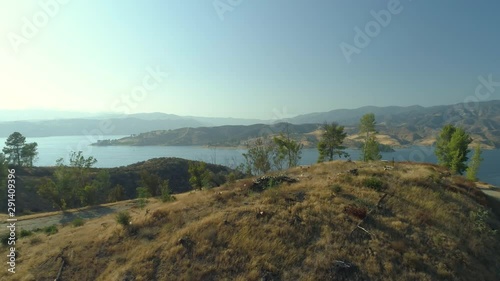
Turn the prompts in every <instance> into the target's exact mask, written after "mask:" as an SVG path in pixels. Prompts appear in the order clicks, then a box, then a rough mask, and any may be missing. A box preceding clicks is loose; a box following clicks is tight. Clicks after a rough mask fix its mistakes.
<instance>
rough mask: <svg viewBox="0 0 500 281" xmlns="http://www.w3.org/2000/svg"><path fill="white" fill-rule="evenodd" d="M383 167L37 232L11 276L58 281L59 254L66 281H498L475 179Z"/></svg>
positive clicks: (238, 187)
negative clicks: (125, 219) (123, 220)
mask: <svg viewBox="0 0 500 281" xmlns="http://www.w3.org/2000/svg"><path fill="white" fill-rule="evenodd" d="M385 165H387V163H382V162H379V163H360V162H352V163H348V162H340V161H337V162H329V163H322V164H317V165H313V166H310V167H296V168H293V169H290V170H288V171H287V172H286V173H287V175H289V176H292V177H296V178H298V179H299V182H297V183H293V184H288V183H284V184H281V185H280V186H278V187H274V188H270V189H267V190H265V191H263V192H261V193H255V192H252V191H250V189H249V187H250V185H251V184H252V179H244V180H239V181H237V182H235V183H233V184H228V185H225V186H222V187H219V188H215V189H212V190H206V191H197V192H191V193H185V194H181V195H176V197H177V201H175V202H171V203H161V202H158V201H155V200H152V201H151V203H149V204H148V205H147V207H146V208H147V209H149V210H150V211H149V212H148V213H147V214H146V211H145V209H144V210H140V209H134V210H133V212H131V214H132V224H131V225H130V226H129V227H128V228H127V229H123V228H122V227H121V226H120V225H118V224H117V223H116V221H115V218H114V215H108V216H106V217H102V218H100V219H94V220H90V221H87V222H86V223H85V225H83V226H81V227H78V228H74V227H63V228H61V229H60V230H59V232H58V233H57V234H54V235H51V236H46V235H45V234H36V236H34V237H33V236H31V237H27V238H23V239H20V240H18V245H17V247H18V250H19V253H20V257H19V259H18V264H17V273H16V274H15V275H14V276H10V277H12V278H9V279H8V280H37V281H38V280H53V279H54V277H55V276H56V274H57V272H58V270H59V267H60V264H61V259H60V258H57V257H59V256H63V257H64V258H65V259H66V261H67V266H66V267H65V268H64V271H63V275H62V277H63V280H311V281H312V280H500V275H499V274H500V262H499V260H500V259H499V253H500V238H499V236H498V234H492V232H491V231H484V230H482V231H480V230H479V228H478V222H477V221H476V220H474V219H472V218H471V213H474V212H477V211H478V210H482V209H484V207H483V206H482V205H481V204H484V200H482V198H481V195H480V194H477V193H475V190H476V189H477V188H476V187H475V186H474V184H473V183H471V182H468V181H466V180H463V179H461V178H457V177H450V176H448V175H447V174H446V171H444V170H443V169H441V168H439V167H436V166H434V165H427V164H412V163H396V166H395V168H394V169H393V170H389V171H386V170H384V166H385ZM354 168H356V169H358V172H359V175H352V174H349V173H346V171H347V170H350V169H354ZM374 178H376V179H378V180H379V181H380V182H382V183H383V186H382V189H381V190H380V191H377V190H375V189H374V188H370V187H367V183H369V182H374V180H373V179H374ZM367 179H368V180H367ZM370 180H371V181H370ZM375 182H377V181H375ZM384 194H387V195H386V197H385V198H384V200H382V201H380V199H381V198H382V196H384ZM353 207H356V208H359V209H365V210H366V211H367V213H368V215H367V216H366V218H365V219H364V220H363V221H361V219H360V217H357V216H355V215H353V212H352V211H350V210H352V208H353ZM486 223H487V225H488V226H493V227H498V225H500V223H499V220H498V218H496V217H494V216H493V215H490V216H489V217H488V218H487V221H486ZM358 225H359V228H358V227H357V226H358ZM33 241H34V242H33ZM342 262H345V263H346V264H349V265H350V267H348V268H343V267H342V266H341V265H342Z"/></svg>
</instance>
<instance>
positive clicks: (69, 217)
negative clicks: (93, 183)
mask: <svg viewBox="0 0 500 281" xmlns="http://www.w3.org/2000/svg"><path fill="white" fill-rule="evenodd" d="M133 206H135V203H134V202H133V201H124V202H119V203H115V204H106V205H102V206H95V207H91V208H85V209H79V210H78V209H76V210H71V211H68V212H54V213H50V214H45V215H43V216H36V215H35V216H22V217H18V218H17V219H18V221H17V222H16V230H17V231H20V230H22V229H26V230H33V229H36V228H44V227H47V226H51V225H53V224H56V225H57V224H66V223H71V222H72V221H73V220H74V219H76V218H82V219H92V218H98V217H102V216H105V215H108V214H112V213H116V212H119V211H122V210H127V209H130V208H131V207H133ZM7 225H8V223H7V222H6V218H5V219H2V222H1V223H0V233H5V232H8V229H7Z"/></svg>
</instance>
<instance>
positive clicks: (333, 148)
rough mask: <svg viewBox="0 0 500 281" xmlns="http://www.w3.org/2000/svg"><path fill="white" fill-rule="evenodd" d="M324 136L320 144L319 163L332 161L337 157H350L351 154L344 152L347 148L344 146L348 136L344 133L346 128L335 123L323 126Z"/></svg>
mask: <svg viewBox="0 0 500 281" xmlns="http://www.w3.org/2000/svg"><path fill="white" fill-rule="evenodd" d="M322 129H323V134H322V135H321V140H320V141H319V142H318V152H319V156H318V162H323V161H325V160H328V161H332V160H333V158H334V157H335V156H336V155H337V156H338V157H339V158H340V157H342V156H343V157H349V154H348V153H347V152H345V151H344V149H345V146H343V145H342V143H343V142H344V139H345V137H346V136H347V134H346V133H345V132H344V126H340V125H338V124H337V123H335V122H333V123H331V124H328V123H324V124H323V127H322Z"/></svg>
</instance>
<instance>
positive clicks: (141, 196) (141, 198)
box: [136, 187, 151, 209]
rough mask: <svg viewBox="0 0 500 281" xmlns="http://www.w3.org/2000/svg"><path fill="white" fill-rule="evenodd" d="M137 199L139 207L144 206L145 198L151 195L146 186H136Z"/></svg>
mask: <svg viewBox="0 0 500 281" xmlns="http://www.w3.org/2000/svg"><path fill="white" fill-rule="evenodd" d="M136 190H137V199H138V201H137V202H138V204H139V207H140V208H141V209H142V208H144V207H145V206H146V203H147V198H149V197H151V193H149V190H148V188H147V187H138V188H137V189H136Z"/></svg>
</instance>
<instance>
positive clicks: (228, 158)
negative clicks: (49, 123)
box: [0, 136, 500, 186]
mask: <svg viewBox="0 0 500 281" xmlns="http://www.w3.org/2000/svg"><path fill="white" fill-rule="evenodd" d="M121 137H124V136H106V138H109V139H116V138H121ZM5 140H6V138H0V147H3V144H5ZM26 141H27V142H37V143H38V153H39V155H38V160H37V161H36V162H35V165H36V166H54V165H55V163H56V160H57V159H59V158H64V159H66V161H68V159H69V154H70V153H71V151H80V150H81V151H83V153H84V155H85V156H93V157H94V158H96V159H97V163H96V165H95V166H96V167H101V168H110V167H118V166H125V165H129V164H132V163H136V162H140V161H145V160H148V159H151V158H156V157H179V158H185V159H190V160H199V161H205V162H208V163H215V164H221V165H226V166H229V167H235V166H237V165H239V164H240V163H242V162H243V160H244V159H243V156H242V153H244V152H245V150H244V149H235V148H206V147H196V146H194V147H193V146H90V143H92V142H94V140H90V139H87V138H86V137H85V136H59V137H41V138H27V139H26ZM346 151H347V152H348V153H349V154H350V155H351V158H352V159H353V160H357V159H359V157H360V151H359V150H354V149H347V150H346ZM317 157H318V151H317V150H316V149H314V148H309V149H304V150H303V152H302V159H301V161H300V164H301V165H309V164H313V163H315V162H316V160H317ZM482 157H483V158H484V160H483V162H482V164H481V167H480V169H479V172H478V177H479V178H480V179H481V180H482V181H486V182H488V183H491V184H494V185H496V186H500V168H499V166H500V165H499V161H500V149H495V150H485V151H483V154H482ZM393 158H394V160H395V161H415V162H430V163H436V161H437V160H436V156H435V155H434V149H433V148H432V147H418V146H414V147H410V148H404V149H397V150H396V151H395V152H387V153H382V159H384V160H392V159H393Z"/></svg>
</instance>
